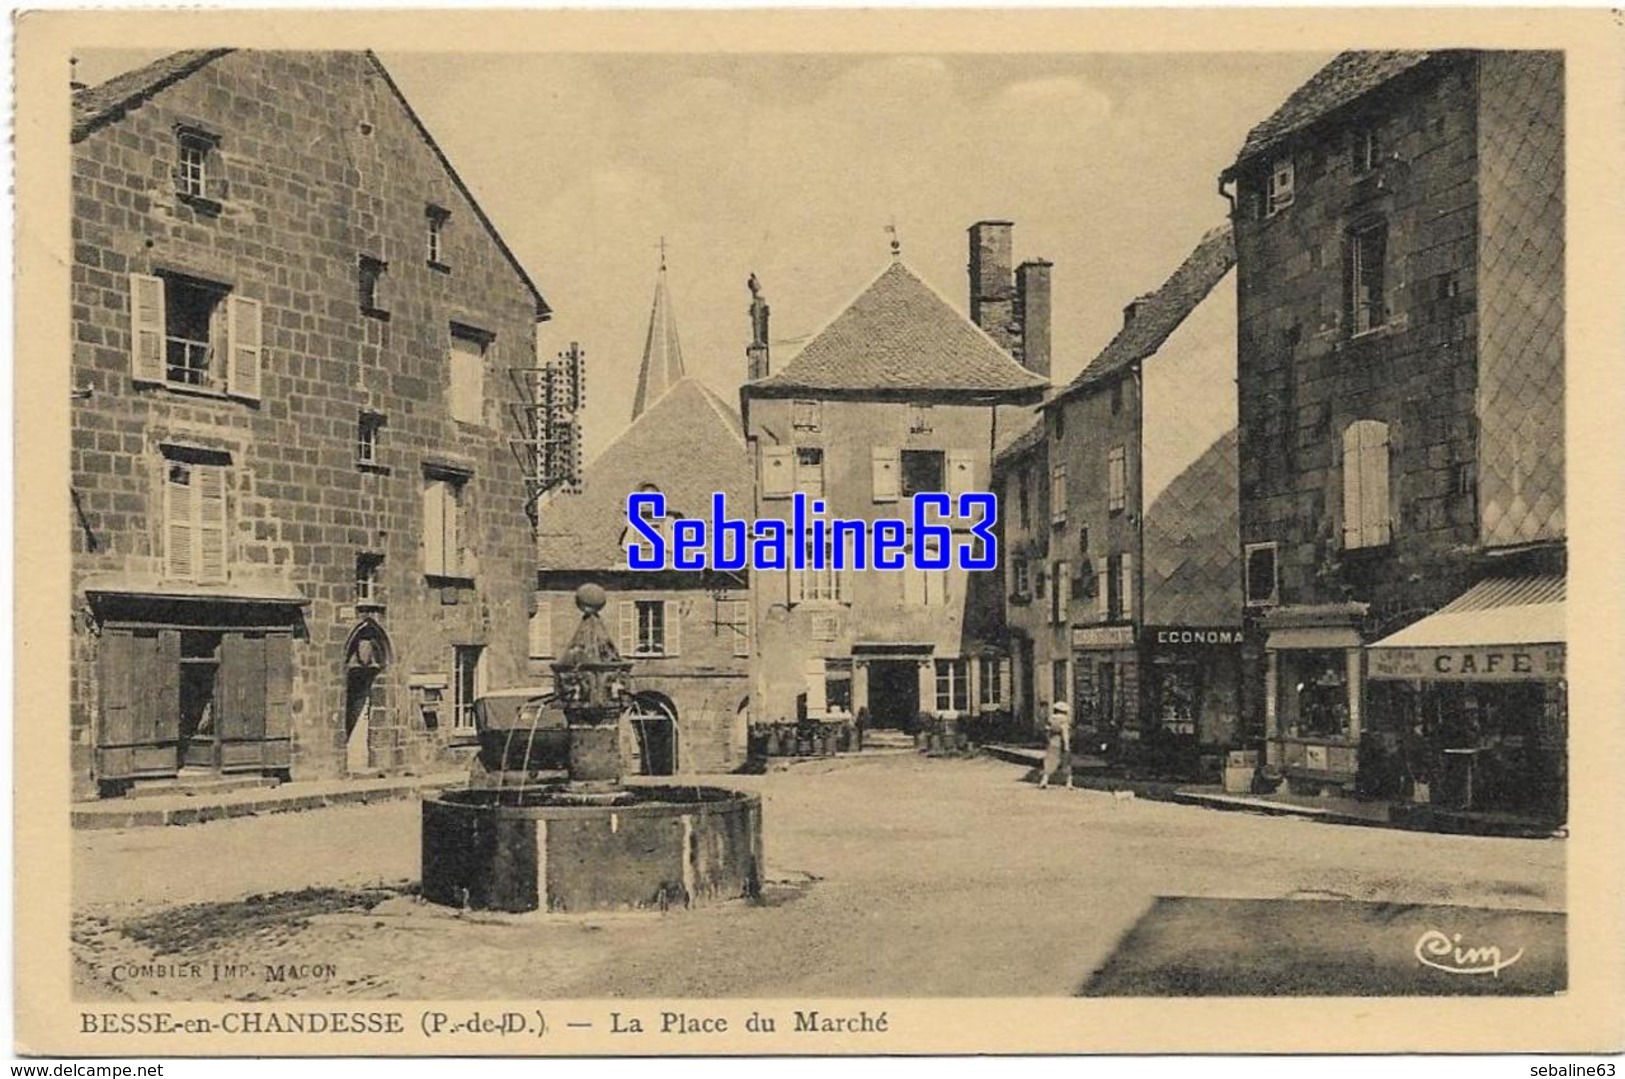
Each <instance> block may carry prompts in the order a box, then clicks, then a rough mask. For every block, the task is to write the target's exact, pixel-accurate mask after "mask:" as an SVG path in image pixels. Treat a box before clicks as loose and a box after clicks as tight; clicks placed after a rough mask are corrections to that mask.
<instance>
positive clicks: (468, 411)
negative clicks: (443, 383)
mask: <svg viewBox="0 0 1625 1079" xmlns="http://www.w3.org/2000/svg"><path fill="white" fill-rule="evenodd" d="M490 344H491V335H490V334H488V333H485V332H484V331H483V330H476V329H474V328H472V327H470V326H461V325H458V324H457V323H452V326H451V357H450V363H451V395H450V404H451V418H452V419H454V420H457V421H458V422H459V423H483V422H485V350H486V349H487V348H488V347H489V346H490Z"/></svg>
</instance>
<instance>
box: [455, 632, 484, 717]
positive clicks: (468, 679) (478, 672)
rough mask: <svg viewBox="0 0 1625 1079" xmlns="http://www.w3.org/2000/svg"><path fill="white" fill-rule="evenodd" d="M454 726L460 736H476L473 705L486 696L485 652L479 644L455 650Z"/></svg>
mask: <svg viewBox="0 0 1625 1079" xmlns="http://www.w3.org/2000/svg"><path fill="white" fill-rule="evenodd" d="M452 662H453V664H454V666H455V669H454V671H453V674H452V682H451V693H452V696H451V716H452V719H451V724H452V730H453V732H455V733H458V734H473V733H474V730H475V725H474V702H475V701H477V700H479V699H480V694H482V693H484V692H485V649H484V648H483V647H482V646H480V645H477V644H471V645H461V644H460V645H457V646H456V647H454V648H453V649H452Z"/></svg>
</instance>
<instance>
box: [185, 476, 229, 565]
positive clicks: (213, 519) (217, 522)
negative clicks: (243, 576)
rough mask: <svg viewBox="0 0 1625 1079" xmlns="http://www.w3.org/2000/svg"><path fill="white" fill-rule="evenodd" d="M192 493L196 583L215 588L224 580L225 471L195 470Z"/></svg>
mask: <svg viewBox="0 0 1625 1079" xmlns="http://www.w3.org/2000/svg"><path fill="white" fill-rule="evenodd" d="M192 493H193V496H194V499H195V504H196V506H197V516H196V517H195V518H194V521H195V522H196V523H195V528H196V536H197V580H198V583H199V584H219V583H220V582H222V581H224V580H225V579H226V470H225V469H224V468H222V467H221V466H219V465H199V466H197V467H196V468H195V469H193V477H192Z"/></svg>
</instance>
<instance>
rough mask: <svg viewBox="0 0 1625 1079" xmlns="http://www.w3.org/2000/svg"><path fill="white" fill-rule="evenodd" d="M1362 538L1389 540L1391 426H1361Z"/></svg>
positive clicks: (1368, 542)
mask: <svg viewBox="0 0 1625 1079" xmlns="http://www.w3.org/2000/svg"><path fill="white" fill-rule="evenodd" d="M1361 426H1362V427H1363V429H1364V434H1363V435H1362V436H1361V444H1360V539H1361V543H1362V545H1363V546H1366V547H1380V546H1382V545H1383V544H1385V543H1387V542H1388V524H1389V522H1388V425H1387V424H1385V423H1377V422H1375V421H1372V422H1370V423H1365V424H1362V425H1361Z"/></svg>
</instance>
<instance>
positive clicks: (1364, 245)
mask: <svg viewBox="0 0 1625 1079" xmlns="http://www.w3.org/2000/svg"><path fill="white" fill-rule="evenodd" d="M1387 249H1388V226H1387V224H1386V223H1385V222H1381V221H1376V222H1370V223H1367V224H1364V225H1361V226H1359V227H1358V228H1355V229H1352V230H1350V232H1349V234H1348V260H1347V262H1348V265H1347V280H1346V281H1345V283H1344V293H1345V296H1346V300H1347V308H1348V310H1347V316H1348V325H1349V332H1350V333H1351V334H1353V335H1356V336H1358V335H1359V334H1362V333H1370V332H1371V331H1372V330H1375V329H1378V328H1380V327H1381V326H1382V325H1383V324H1385V323H1386V322H1387V321H1388V309H1387V303H1386V281H1385V274H1384V270H1385V259H1386V258H1387Z"/></svg>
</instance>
